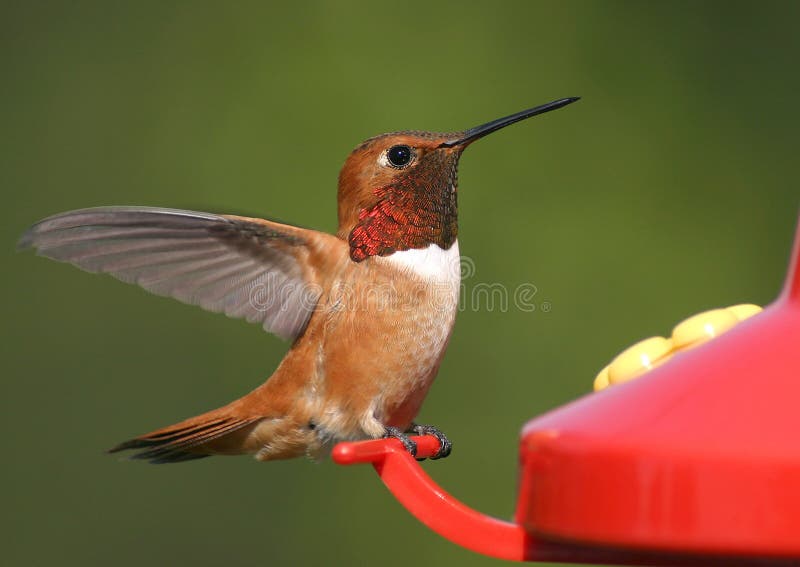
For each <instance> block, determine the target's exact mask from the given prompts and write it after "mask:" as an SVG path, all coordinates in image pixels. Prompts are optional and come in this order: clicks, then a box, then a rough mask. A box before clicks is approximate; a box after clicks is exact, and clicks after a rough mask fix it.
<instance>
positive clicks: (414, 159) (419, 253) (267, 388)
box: [19, 97, 578, 463]
mask: <svg viewBox="0 0 800 567" xmlns="http://www.w3.org/2000/svg"><path fill="white" fill-rule="evenodd" d="M576 100H578V98H577V97H573V98H564V99H560V100H556V101H553V102H551V103H548V104H545V105H542V106H537V107H535V108H531V109H528V110H523V111H522V112H518V113H516V114H512V115H510V116H507V117H505V118H500V119H498V120H493V121H491V122H488V123H486V124H483V125H481V126H477V127H475V128H471V129H469V130H465V131H463V132H456V133H450V134H438V133H432V132H419V131H406V132H395V133H391V134H383V135H381V136H376V137H374V138H370V139H368V140H366V141H365V142H363V143H362V144H361V145H359V146H358V147H357V148H356V149H355V150H354V151H353V152H352V153H351V154H350V156H349V157H348V158H347V161H346V162H345V164H344V166H343V167H342V170H341V172H340V174H339V193H338V204H339V231H338V233H337V234H336V235H331V234H326V233H323V232H317V231H315V230H309V229H305V228H299V227H296V226H292V225H287V224H282V223H278V222H274V221H269V220H263V219H260V218H249V217H242V216H235V215H219V214H211V213H202V212H193V211H185V210H177V209H164V208H152V207H98V208H91V209H82V210H76V211H70V212H66V213H62V214H58V215H55V216H52V217H49V218H46V219H44V220H42V221H40V222H38V223H36V224H35V225H33V226H32V227H31V228H30V229H28V231H27V232H25V234H24V235H23V236H22V238H21V239H20V243H19V245H20V247H22V248H27V247H33V248H35V249H36V251H37V252H38V254H40V255H43V256H47V257H49V258H53V259H54V260H59V261H63V262H70V263H72V264H75V265H76V266H78V267H80V268H82V269H84V270H86V271H89V272H102V273H108V274H111V275H113V276H114V277H116V278H117V279H120V280H122V281H124V282H129V283H136V284H138V285H140V286H141V287H143V288H145V289H147V290H149V291H151V292H153V293H155V294H158V295H165V296H170V297H174V298H176V299H178V300H179V301H182V302H184V303H190V304H193V305H199V306H200V307H202V308H204V309H207V310H209V311H214V312H222V313H225V314H226V315H228V316H229V317H237V318H242V319H246V320H247V321H249V322H251V323H259V324H260V325H262V326H263V327H264V329H265V330H266V331H269V332H272V333H274V334H276V335H278V336H280V337H283V338H286V339H290V340H291V341H292V345H291V348H290V349H289V351H288V353H287V354H286V356H285V357H284V358H283V360H282V361H281V363H280V364H279V365H278V368H277V369H276V370H275V372H274V373H273V374H272V376H270V377H269V379H268V380H267V381H266V382H264V383H263V384H261V385H260V386H258V387H257V388H256V389H255V390H253V391H252V392H250V393H249V394H246V395H245V396H243V397H241V398H239V399H238V400H236V401H233V402H231V403H229V404H228V405H226V406H223V407H221V408H218V409H215V410H212V411H210V412H207V413H204V414H202V415H198V416H196V417H191V418H189V419H186V420H184V421H181V422H179V423H176V424H174V425H170V426H168V427H164V428H162V429H157V430H156V431H152V432H150V433H147V434H145V435H142V436H140V437H136V438H135V439H132V440H130V441H126V442H124V443H122V444H120V445H118V446H116V447H114V448H113V449H111V451H112V452H116V451H121V450H124V449H136V450H138V452H137V453H135V454H134V455H133V457H134V458H138V459H147V460H149V461H151V462H154V463H173V462H178V461H186V460H191V459H198V458H202V457H207V456H210V455H234V454H243V453H250V454H254V455H255V457H256V458H257V459H259V460H262V461H268V460H272V459H285V458H289V457H296V456H299V455H308V456H311V457H317V456H319V455H321V454H323V453H324V452H325V450H326V449H328V448H329V447H330V446H331V444H332V443H334V442H337V441H341V440H356V439H365V438H379V437H397V438H398V439H400V440H401V441H402V442H403V444H404V445H405V447H406V448H407V449H408V450H409V451H410V452H411V453H412V454H415V451H416V447H415V445H414V443H413V441H412V440H411V439H409V437H408V436H407V435H406V434H407V433H412V432H413V433H416V434H432V435H435V436H436V437H437V438H438V439H439V441H440V449H439V452H438V454H437V457H442V456H446V455H447V454H448V453H449V452H450V447H451V445H450V441H449V440H448V439H447V438H446V437H445V436H444V435H443V434H442V433H441V432H440V431H439V430H438V429H436V428H435V427H432V426H420V425H415V424H414V423H413V420H414V418H415V417H416V415H417V412H418V411H419V409H420V406H421V405H422V401H423V399H424V398H425V395H426V394H427V392H428V389H429V388H430V386H431V383H432V381H433V379H434V377H435V376H436V373H437V371H438V369H439V364H440V362H441V360H442V356H443V355H444V352H445V349H446V347H447V343H448V341H449V339H450V334H451V331H452V329H453V323H454V320H455V316H456V311H457V306H458V296H459V289H460V278H461V274H460V258H459V251H458V240H457V233H458V222H457V205H456V201H457V190H456V186H457V179H456V172H457V167H458V160H459V158H460V157H461V153H462V152H463V151H464V148H466V147H467V146H468V145H469V144H471V143H472V142H474V141H475V140H477V139H479V138H481V137H483V136H485V135H486V134H489V133H491V132H494V131H496V130H499V129H500V128H504V127H505V126H508V125H510V124H513V123H515V122H518V121H520V120H524V119H526V118H529V117H531V116H536V115H538V114H542V113H545V112H549V111H551V110H556V109H558V108H561V107H563V106H566V105H568V104H570V103H572V102H575V101H576Z"/></svg>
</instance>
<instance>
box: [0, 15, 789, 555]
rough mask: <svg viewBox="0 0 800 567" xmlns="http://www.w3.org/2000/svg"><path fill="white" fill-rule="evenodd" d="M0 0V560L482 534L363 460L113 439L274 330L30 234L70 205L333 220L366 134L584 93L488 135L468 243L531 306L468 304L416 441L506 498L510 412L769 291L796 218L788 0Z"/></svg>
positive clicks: (325, 548) (455, 473)
mask: <svg viewBox="0 0 800 567" xmlns="http://www.w3.org/2000/svg"><path fill="white" fill-rule="evenodd" d="M289 4H290V3H275V4H270V3H266V2H253V3H245V2H232V3H223V2H189V1H186V2H154V1H148V2H138V1H128V2H105V1H101V2H53V3H47V2H23V1H20V2H2V4H0V45H1V46H2V47H1V48H0V77H2V88H0V124H2V136H0V150H1V151H0V190H2V192H3V202H4V203H5V208H4V211H5V212H4V214H3V222H2V226H1V227H0V242H3V243H4V245H3V246H2V248H3V250H4V251H3V252H2V262H3V266H4V268H3V273H4V277H3V278H2V280H1V281H0V285H1V286H2V294H1V295H0V296H1V297H2V298H3V299H2V316H3V320H4V325H3V328H2V333H3V336H2V338H1V339H0V345H2V346H0V348H2V356H3V362H4V365H3V380H2V397H1V398H0V420H2V427H3V435H2V441H0V443H1V445H0V447H1V449H2V454H3V457H2V467H0V471H1V472H0V475H2V487H3V495H2V520H3V522H4V524H5V526H4V527H3V529H2V531H0V533H2V536H1V537H2V540H3V541H2V550H1V551H0V562H2V563H4V564H7V565H14V566H16V565H82V566H94V565H108V564H113V565H118V566H128V565H131V566H140V565H192V566H216V565H232V566H239V565H241V566H250V565H284V564H285V565H289V564H296V565H301V564H302V565H371V564H377V563H378V562H380V563H381V564H383V565H408V564H412V563H413V564H416V565H459V566H469V565H491V564H495V563H498V562H496V561H494V560H491V559H487V558H483V557H480V556H477V555H474V554H472V553H470V552H467V551H465V550H462V549H460V548H457V547H455V546H454V545H451V544H450V543H448V542H446V541H445V540H443V539H441V538H439V537H438V536H436V535H434V534H432V533H431V532H429V531H428V530H427V529H425V528H424V527H423V526H422V525H421V524H419V523H418V522H417V521H415V520H414V519H412V518H411V517H410V515H409V514H408V513H406V512H405V511H404V510H403V509H402V508H401V507H400V506H399V505H398V504H397V503H396V502H395V501H394V500H393V499H392V498H391V496H390V495H389V494H388V492H387V491H386V490H385V489H384V487H383V486H382V485H381V484H380V482H379V481H378V479H377V478H376V477H375V475H374V474H373V472H372V471H371V469H369V468H368V467H356V468H342V467H337V466H334V465H333V464H331V463H330V462H323V463H320V464H314V463H311V462H307V461H303V460H297V461H292V462H280V463H272V464H260V463H257V462H254V461H253V460H252V459H249V458H247V457H240V458H215V459H208V460H205V461H198V462H192V463H186V464H181V465H174V466H148V465H144V464H141V463H138V462H133V463H132V462H125V461H119V460H118V459H116V458H114V457H110V456H107V455H105V454H103V452H102V450H103V449H104V448H107V447H109V446H111V445H113V444H115V443H116V442H118V441H120V440H123V439H126V438H128V437H130V436H132V435H135V434H139V433H144V432H146V431H148V430H150V429H153V428H155V427H159V426H162V425H166V424H169V423H172V422H174V421H177V420H178V419H181V418H183V417H186V416H189V415H192V414H195V413H199V412H202V411H204V410H207V409H210V408H212V407H216V406H218V405H221V404H223V403H225V402H227V401H229V400H231V399H233V398H234V397H237V396H239V395H240V394H242V393H244V392H246V391H248V390H249V389H250V388H252V387H253V386H254V385H256V384H257V383H259V381H260V380H262V379H263V378H264V377H266V376H267V375H269V373H271V371H272V370H273V368H274V367H275V366H276V365H277V363H278V362H279V360H280V359H281V357H282V355H283V353H284V352H285V350H286V349H287V345H286V344H285V343H283V342H281V341H280V340H278V339H276V338H274V337H271V336H267V335H266V334H264V333H263V332H262V331H261V330H260V329H259V328H258V327H255V326H250V325H247V324H245V323H242V322H240V321H235V320H229V319H226V318H225V317H222V316H219V315H213V314H208V313H205V312H203V311H201V310H199V309H197V308H194V307H188V306H185V305H181V304H179V303H177V302H174V301H171V300H168V299H163V298H157V297H154V296H150V295H148V294H147V293H145V292H143V291H141V290H139V289H137V288H134V287H131V286H125V285H123V284H121V283H119V282H117V281H115V280H113V279H111V278H109V277H100V276H94V275H88V274H85V273H82V272H80V271H79V270H77V269H75V268H72V267H70V266H67V265H62V264H57V263H54V262H50V261H47V260H44V259H40V258H35V257H34V256H33V255H30V254H24V255H23V254H16V253H15V252H14V243H15V240H16V239H17V237H18V235H19V234H20V233H21V232H22V231H23V230H24V229H25V228H26V227H27V226H28V225H29V224H30V223H32V222H33V221H35V220H37V219H39V218H41V217H44V216H46V215H49V214H52V213H56V212H59V211H63V210H68V209H73V208H81V207H88V206H95V205H108V204H148V205H164V206H171V207H183V208H196V209H201V210H209V211H218V212H249V213H251V214H254V215H264V216H269V217H275V218H279V219H284V220H287V221H292V222H297V223H299V224H303V225H305V226H313V227H317V228H320V229H324V230H328V231H333V230H335V222H336V202H335V199H336V175H337V172H338V168H339V166H340V165H341V163H342V162H343V160H344V158H345V156H346V155H347V153H348V152H349V151H350V150H351V149H352V148H353V147H354V146H355V145H356V144H357V143H358V142H359V141H361V140H362V139H364V138H366V137H369V136H372V135H374V134H377V133H380V132H385V131H391V130H398V129H431V130H457V129H462V128H465V127H469V126H473V125H476V124H478V123H480V122H483V121H486V120H489V119H492V118H496V117H498V116H501V115H505V114H508V113H511V112H514V111H517V110H520V109H522V108H526V107H529V106H533V105H536V104H540V103H543V102H547V101H549V100H552V99H555V98H560V97H564V96H573V95H580V96H582V97H583V100H582V101H581V102H579V103H578V104H575V105H573V106H570V107H569V108H567V109H564V110H561V111H558V112H556V113H553V114H548V115H547V116H542V117H539V118H536V119H534V120H531V121H529V122H525V123H522V124H519V125H516V126H513V127H511V128H509V129H507V130H504V131H503V132H501V133H498V134H495V135H493V136H491V137H490V138H487V139H486V140H484V141H481V142H480V143H479V144H476V145H475V146H473V147H471V148H470V149H469V151H468V152H467V153H466V154H465V156H464V158H463V160H462V165H461V169H460V188H459V191H460V212H461V234H460V244H461V251H462V254H464V255H466V256H469V257H470V258H471V260H472V261H474V265H475V267H476V270H477V271H476V274H475V276H474V277H472V278H470V279H469V280H468V281H467V290H468V291H469V289H471V286H473V285H474V284H475V283H477V282H488V283H500V284H503V285H506V286H509V287H511V288H513V287H515V286H517V285H519V284H521V283H525V282H531V283H533V284H535V285H536V286H537V288H538V290H539V291H538V294H537V295H536V301H537V302H540V303H539V305H540V306H541V305H543V304H544V302H547V304H548V305H549V306H550V307H551V309H550V310H549V312H544V311H543V310H542V309H539V310H537V311H535V312H533V313H527V312H522V311H519V310H515V309H509V310H508V311H506V312H502V311H500V310H488V309H479V310H477V311H476V310H472V309H468V310H465V311H464V312H462V313H461V314H460V315H459V319H458V321H457V324H456V330H455V334H454V336H453V339H452V343H451V346H450V349H449V351H448V354H447V356H446V358H445V361H444V364H443V365H442V368H441V371H440V374H439V378H438V381H437V383H436V385H435V386H434V388H433V390H432V392H431V394H430V396H429V398H428V401H427V403H426V405H425V407H424V408H423V412H422V414H421V416H420V417H421V420H422V421H423V422H432V423H435V424H437V425H439V426H441V427H442V428H443V429H444V430H445V431H446V432H448V434H449V435H450V436H451V437H452V438H453V439H454V440H455V451H454V453H453V456H452V457H451V458H449V459H448V460H446V461H440V462H433V463H426V464H425V465H424V466H425V468H426V470H428V471H429V472H430V473H431V474H432V475H433V476H434V478H435V479H436V480H437V481H439V482H440V483H441V484H442V485H443V486H444V487H445V488H447V489H448V490H450V491H452V493H453V494H454V495H455V496H457V497H459V498H460V499H462V500H463V501H464V502H466V503H468V504H469V505H471V506H474V507H475V508H477V509H478V510H481V511H484V512H487V513H490V514H493V515H496V516H499V517H506V518H507V517H510V515H511V513H512V511H513V504H514V498H515V485H516V454H517V450H516V443H517V436H518V431H519V429H520V427H521V426H522V424H523V423H524V422H525V421H526V420H527V419H529V418H531V417H533V416H535V415H538V414H540V413H542V412H544V411H546V410H548V409H550V408H553V407H555V406H558V405H560V404H562V403H564V402H567V401H568V400H571V399H573V398H575V397H577V396H580V395H583V394H585V393H587V392H588V391H589V389H590V386H591V382H592V379H593V377H594V375H595V373H596V371H597V370H598V369H599V368H600V367H602V366H603V365H604V364H605V363H606V362H607V361H608V360H609V359H610V358H611V357H612V356H613V355H614V354H616V353H617V352H618V351H619V350H621V349H622V348H624V347H626V346H628V345H629V344H632V343H633V342H635V341H636V340H638V339H640V338H644V337H646V336H649V335H652V334H664V333H666V332H668V331H669V329H670V328H671V326H672V325H673V324H674V323H676V322H677V321H679V320H680V319H681V318H683V317H685V316H687V315H690V314H693V313H695V312H697V311H700V310H703V309H707V308H712V307H717V306H723V305H728V304H732V303H737V302H744V301H752V302H756V303H765V302H769V301H770V300H771V299H772V298H773V297H774V296H775V294H776V293H777V291H778V289H779V286H780V283H781V280H782V277H783V274H784V270H785V267H786V261H787V256H788V252H789V246H790V241H791V237H792V234H793V227H794V223H795V221H796V217H797V210H798V203H800V199H798V189H797V186H796V184H795V176H796V172H797V168H796V157H795V154H796V138H797V129H798V125H800V111H799V110H798V102H797V101H798V94H800V93H799V92H798V87H800V79H799V78H798V77H799V76H800V74H798V72H797V61H798V57H800V35H798V34H797V21H798V17H800V9H799V8H798V7H799V6H800V4H798V3H795V2H780V3H764V2H762V3H752V4H740V3H732V2H713V3H708V2H704V3H700V2H686V3H682V4H679V3H673V2H670V3H662V4H658V5H657V4H654V3H640V2H622V3H620V2H614V3H608V2H506V3H488V2H484V3H469V2H446V3H439V2H437V3H432V2H414V1H410V2H403V3H397V2H393V3H380V4H379V3H373V2H358V3H350V2H333V1H330V2H296V3H292V4H293V5H292V6H290V5H289Z"/></svg>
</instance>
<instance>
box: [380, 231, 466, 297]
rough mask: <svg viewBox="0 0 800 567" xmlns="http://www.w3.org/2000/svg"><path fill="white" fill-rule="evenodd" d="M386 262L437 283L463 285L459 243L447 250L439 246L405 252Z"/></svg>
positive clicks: (394, 255) (398, 253)
mask: <svg viewBox="0 0 800 567" xmlns="http://www.w3.org/2000/svg"><path fill="white" fill-rule="evenodd" d="M385 260H386V261H387V262H388V263H390V264H393V265H394V266H395V267H397V268H400V269H401V270H403V271H408V272H410V273H413V274H414V275H416V276H418V277H420V278H422V279H425V280H428V281H431V282H437V283H449V284H454V285H455V286H456V287H458V285H459V284H460V283H461V256H460V255H459V253H458V241H457V240H456V241H455V242H453V245H452V246H450V248H448V249H447V250H442V249H441V248H439V246H438V245H437V244H431V245H430V246H428V247H427V248H422V249H419V250H403V251H402V252H395V253H394V254H392V255H391V256H387V257H386V258H385Z"/></svg>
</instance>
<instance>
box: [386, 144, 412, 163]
mask: <svg viewBox="0 0 800 567" xmlns="http://www.w3.org/2000/svg"><path fill="white" fill-rule="evenodd" d="M412 155H413V152H412V151H411V148H409V147H408V146H392V147H391V148H389V150H388V151H387V152H386V159H387V160H388V161H389V165H391V166H392V167H397V168H401V167H405V166H407V165H408V163H409V162H410V161H411V156H412Z"/></svg>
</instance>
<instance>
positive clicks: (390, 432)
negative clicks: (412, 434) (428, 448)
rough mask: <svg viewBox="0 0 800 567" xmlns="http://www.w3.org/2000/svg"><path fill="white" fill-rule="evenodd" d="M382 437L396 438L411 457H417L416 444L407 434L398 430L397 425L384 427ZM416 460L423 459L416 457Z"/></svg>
mask: <svg viewBox="0 0 800 567" xmlns="http://www.w3.org/2000/svg"><path fill="white" fill-rule="evenodd" d="M383 438H384V439H398V440H399V441H400V442H401V443H402V444H403V447H405V449H406V451H408V452H409V454H410V455H411V456H412V457H414V458H415V459H417V444H416V443H414V442H413V441H412V440H411V439H410V438H409V436H408V435H406V434H405V433H403V432H402V431H400V429H398V428H397V427H391V426H388V427H386V431H385V432H384V434H383ZM417 460H418V461H422V460H424V459H417Z"/></svg>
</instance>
